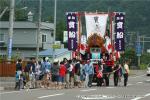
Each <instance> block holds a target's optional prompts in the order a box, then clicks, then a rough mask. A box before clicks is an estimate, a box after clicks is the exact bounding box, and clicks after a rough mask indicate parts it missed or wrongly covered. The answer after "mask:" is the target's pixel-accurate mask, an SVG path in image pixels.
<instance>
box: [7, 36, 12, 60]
mask: <svg viewBox="0 0 150 100" xmlns="http://www.w3.org/2000/svg"><path fill="white" fill-rule="evenodd" d="M7 52H8V59H9V60H10V59H11V55H12V38H9V40H8V51H7Z"/></svg>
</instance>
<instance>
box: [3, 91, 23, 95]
mask: <svg viewBox="0 0 150 100" xmlns="http://www.w3.org/2000/svg"><path fill="white" fill-rule="evenodd" d="M18 92H20V91H11V92H2V93H0V94H10V93H18Z"/></svg>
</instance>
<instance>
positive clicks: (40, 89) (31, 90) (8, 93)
mask: <svg viewBox="0 0 150 100" xmlns="http://www.w3.org/2000/svg"><path fill="white" fill-rule="evenodd" d="M36 90H41V88H40V89H22V90H20V91H10V92H1V93H0V94H11V93H19V92H21V91H27V92H29V91H36Z"/></svg>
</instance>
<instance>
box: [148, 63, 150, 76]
mask: <svg viewBox="0 0 150 100" xmlns="http://www.w3.org/2000/svg"><path fill="white" fill-rule="evenodd" d="M147 76H150V63H149V64H148V65H147Z"/></svg>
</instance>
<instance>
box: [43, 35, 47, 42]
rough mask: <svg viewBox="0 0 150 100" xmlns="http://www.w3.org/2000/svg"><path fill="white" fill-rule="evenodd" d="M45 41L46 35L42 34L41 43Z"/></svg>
mask: <svg viewBox="0 0 150 100" xmlns="http://www.w3.org/2000/svg"><path fill="white" fill-rule="evenodd" d="M46 41H47V37H46V34H43V35H42V42H46Z"/></svg>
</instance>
